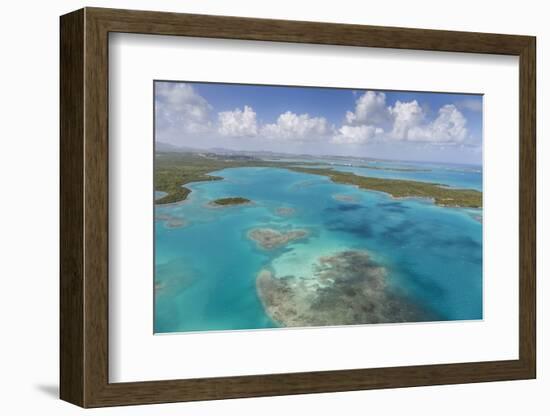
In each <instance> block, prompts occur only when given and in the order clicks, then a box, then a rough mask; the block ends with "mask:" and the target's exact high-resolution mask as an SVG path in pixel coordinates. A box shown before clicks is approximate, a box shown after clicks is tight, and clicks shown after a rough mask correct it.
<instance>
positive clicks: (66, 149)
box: [59, 10, 85, 406]
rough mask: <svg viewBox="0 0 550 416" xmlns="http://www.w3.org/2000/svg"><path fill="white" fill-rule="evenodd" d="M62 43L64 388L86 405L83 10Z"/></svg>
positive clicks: (65, 23)
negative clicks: (84, 353) (84, 355)
mask: <svg viewBox="0 0 550 416" xmlns="http://www.w3.org/2000/svg"><path fill="white" fill-rule="evenodd" d="M60 28H61V36H60V40H61V44H60V49H61V50H60V97H59V102H60V115H61V119H60V163H61V165H60V184H59V185H60V201H59V202H60V250H59V251H60V286H59V287H60V343H59V344H60V357H59V358H60V388H59V394H60V397H61V398H62V399H63V400H67V401H69V402H71V403H75V404H78V405H81V406H82V405H83V404H84V391H83V386H84V382H83V377H84V374H85V368H84V360H83V350H84V328H83V324H84V313H83V305H84V287H83V282H84V280H83V278H84V273H83V256H84V228H83V221H84V210H83V198H84V183H83V173H84V157H83V151H82V149H83V139H84V75H83V74H84V12H83V11H82V10H79V11H77V12H75V13H72V14H70V15H68V16H66V17H64V18H63V19H61V24H60Z"/></svg>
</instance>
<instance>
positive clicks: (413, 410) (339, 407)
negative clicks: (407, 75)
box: [0, 0, 550, 416]
mask: <svg viewBox="0 0 550 416" xmlns="http://www.w3.org/2000/svg"><path fill="white" fill-rule="evenodd" d="M3 6H4V7H3V9H2V13H1V15H0V30H1V37H0V39H1V40H0V42H1V52H2V54H1V56H2V60H1V62H0V73H1V77H0V83H1V84H0V85H1V88H0V114H1V118H0V120H1V124H0V126H1V127H2V129H1V130H0V137H1V140H2V146H1V147H0V149H1V150H0V170H1V174H0V187H1V188H0V189H1V190H2V195H3V199H2V203H1V204H0V211H1V212H0V249H1V253H2V256H1V257H0V258H1V262H0V267H1V273H0V279H2V286H0V322H1V331H2V332H1V336H2V341H1V342H0V391H1V392H2V394H1V399H0V410H1V411H2V413H3V414H8V415H12V414H13V415H15V414H33V413H31V412H34V413H38V412H39V413H40V414H55V415H72V414H79V413H80V412H83V411H82V410H80V409H79V408H77V407H74V406H72V405H69V404H67V403H64V402H61V401H59V400H58V399H57V394H58V392H57V390H58V387H57V386H58V191H59V186H58V173H59V170H58V161H59V157H58V153H59V148H58V131H59V129H58V114H59V113H58V103H59V100H58V87H59V75H58V70H59V67H58V61H59V52H58V49H59V47H58V44H59V35H58V32H59V30H58V16H59V15H61V14H64V13H66V12H69V11H71V10H74V9H77V8H80V7H82V6H103V7H118V8H133V9H146V10H151V9H155V10H166V11H177V12H189V13H209V14H221V15H240V16H251V17H266V18H276V19H295V20H318V21H326V22H342V23H359V24H373V25H387V26H408V27H420V28H433V29H453V30H468V31H480V32H500V33H513V34H529V35H536V36H537V38H538V65H537V71H538V88H537V92H538V138H539V140H538V142H539V145H538V164H539V180H538V192H539V194H538V195H539V206H538V212H539V228H538V230H539V231H538V240H539V243H538V244H539V248H538V258H539V269H538V278H539V279H538V290H539V296H538V305H539V326H538V327H539V365H538V373H539V378H538V379H537V380H534V381H519V382H501V383H485V384H475V385H459V386H440V387H423V388H410V389H398V390H380V391H367V392H352V393H339V394H316V395H305V396H289V397H275V398H261V399H245V400H225V401H218V402H203V403H188V404H167V405H155V406H139V407H132V408H118V409H116V408H115V409H103V410H91V411H87V413H88V414H102V415H112V414H113V415H117V414H118V415H122V414H124V415H127V414H130V415H134V414H135V415H138V414H139V415H164V414H166V415H168V414H178V415H186V414H189V415H197V416H200V415H212V414H220V415H227V414H239V415H243V416H244V415H249V414H250V415H252V414H254V415H256V414H260V413H261V414H262V415H280V414H311V413H315V414H316V415H333V414H346V415H353V414H361V415H363V414H381V413H383V414H389V415H392V414H403V413H406V414H408V415H416V414H419V415H420V414H421V415H423V416H429V415H441V414H445V415H464V414H468V413H471V414H480V415H481V414H498V415H513V414H529V415H545V414H548V411H549V409H550V400H549V399H548V391H549V389H550V360H547V359H546V354H545V350H544V349H545V346H546V345H547V344H548V342H547V341H548V331H543V325H544V324H545V322H546V318H547V317H548V316H547V315H548V308H547V307H545V306H544V304H543V303H544V301H550V294H549V293H548V290H547V289H548V287H550V286H548V285H545V282H544V274H545V272H546V271H547V269H548V264H549V263H548V260H546V259H544V258H543V254H544V252H543V247H544V243H546V242H547V241H548V239H549V238H550V227H549V225H548V222H547V221H544V218H541V217H542V215H541V214H542V212H543V211H544V210H549V209H550V200H548V198H546V201H544V200H543V198H544V197H547V195H546V193H545V192H543V186H544V185H543V184H544V183H545V182H546V180H547V179H550V178H548V175H549V173H548V172H550V169H548V168H545V167H544V166H543V165H544V164H545V163H550V145H548V144H547V143H545V142H544V140H543V135H544V131H543V124H544V118H545V116H546V112H545V106H544V104H545V102H548V101H550V84H549V81H548V80H547V78H546V77H545V72H546V73H548V71H549V70H550V66H549V67H548V68H547V67H546V66H545V63H546V59H547V57H548V56H550V26H549V25H548V21H547V15H548V12H547V11H546V10H545V3H544V2H540V1H536V0H523V1H521V2H518V1H514V2H510V1H502V0H501V1H486V2H479V1H470V0H462V1H461V2H459V3H450V2H447V3H445V4H443V3H442V2H441V1H437V0H434V1H416V2H411V1H407V0H393V1H391V2H370V3H367V2H360V1H354V0H339V1H324V2H321V1H320V0H318V1H315V2H305V1H302V2H298V1H296V0H267V1H247V0H231V1H227V2H220V1H215V0H187V1H185V0H180V1H176V0H157V1H152V0H133V1H132V0H121V1H111V2H108V1H92V0H90V1H89V2H82V1H69V0H52V1H48V2H39V1H35V2H31V1H24V0H20V1H19V2H6V3H5V4H4V5H3Z"/></svg>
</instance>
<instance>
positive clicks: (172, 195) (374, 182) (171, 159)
mask: <svg viewBox="0 0 550 416" xmlns="http://www.w3.org/2000/svg"><path fill="white" fill-rule="evenodd" d="M304 165H308V163H307V162H306V163H304V162H303V161H300V162H298V161H297V162H289V161H267V160H262V159H260V158H254V157H246V158H244V157H240V156H232V155H218V154H213V153H205V154H202V153H157V154H156V155H155V190H156V191H162V192H166V195H165V196H163V197H161V198H159V199H157V200H156V201H155V203H156V204H169V203H174V202H179V201H183V200H185V199H186V198H187V196H188V195H189V193H190V192H191V190H190V189H188V188H186V187H185V185H186V184H188V183H191V182H201V181H215V180H220V179H222V178H220V177H218V176H213V175H211V174H210V173H211V172H216V171H218V170H222V169H227V168H238V167H272V168H281V169H288V170H292V171H295V172H300V173H309V174H313V175H321V176H326V177H328V178H330V179H331V180H332V181H333V182H335V183H341V184H345V185H355V186H358V187H359V188H361V189H367V190H372V191H379V192H385V193H388V194H390V195H391V196H393V197H394V198H411V197H412V198H429V199H432V200H433V201H434V203H435V204H437V205H440V206H445V207H465V208H481V206H482V193H481V192H479V191H477V190H473V189H457V188H450V187H448V186H447V185H444V184H437V183H430V182H420V181H412V180H402V179H387V178H374V177H367V176H359V175H356V174H354V173H351V172H341V171H338V170H334V169H332V168H330V167H326V168H313V167H307V166H304ZM312 165H313V164H312ZM223 199H227V201H226V202H225V203H224V202H221V203H219V202H217V203H216V204H217V205H234V204H239V203H245V202H244V201H242V202H239V200H238V198H223ZM223 199H222V200H223ZM243 199H244V198H243ZM218 201H219V200H218ZM246 202H250V201H248V200H247V201H246Z"/></svg>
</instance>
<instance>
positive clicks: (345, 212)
mask: <svg viewBox="0 0 550 416" xmlns="http://www.w3.org/2000/svg"><path fill="white" fill-rule="evenodd" d="M153 94H154V132H153V140H154V149H155V151H154V190H153V191H152V203H153V204H154V247H152V249H153V250H154V259H155V261H154V283H153V284H154V311H153V313H154V329H153V331H154V333H155V334H166V333H186V332H196V331H233V330H258V329H272V330H275V329H277V328H289V327H294V328H306V327H327V326H348V325H371V324H406V323H409V324H410V323H420V322H440V321H465V320H482V319H483V232H482V231H483V208H482V207H483V202H482V201H483V151H482V150H483V95H482V94H477V93H472V92H467V93H456V92H453V93H447V92H428V91H399V90H381V89H375V88H372V89H365V88H358V89H351V88H329V87H316V86H315V87H312V86H280V85H251V84H230V83H210V82H187V81H180V80H155V81H154V82H153Z"/></svg>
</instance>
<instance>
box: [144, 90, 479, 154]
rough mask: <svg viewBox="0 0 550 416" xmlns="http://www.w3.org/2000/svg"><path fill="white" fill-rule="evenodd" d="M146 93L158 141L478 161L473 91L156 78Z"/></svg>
mask: <svg viewBox="0 0 550 416" xmlns="http://www.w3.org/2000/svg"><path fill="white" fill-rule="evenodd" d="M154 93H155V139H156V140H157V141H158V142H164V143H170V144H173V145H177V146H190V147H196V148H205V149H207V148H211V147H225V148H230V149H234V150H269V151H283V152H289V153H309V154H329V155H330V154H334V155H354V156H370V157H381V158H390V159H411V160H440V161H448V162H456V163H476V164H478V163H481V149H482V140H481V135H482V130H481V123H482V114H481V113H482V96H481V95H471V94H445V93H429V92H414V93H413V92H397V91H373V90H349V89H333V88H310V87H277V86H250V85H240V84H209V83H185V82H164V81H156V82H155V90H154Z"/></svg>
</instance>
